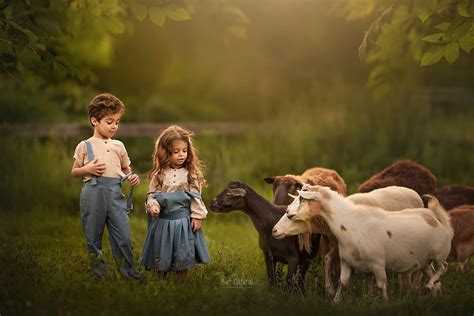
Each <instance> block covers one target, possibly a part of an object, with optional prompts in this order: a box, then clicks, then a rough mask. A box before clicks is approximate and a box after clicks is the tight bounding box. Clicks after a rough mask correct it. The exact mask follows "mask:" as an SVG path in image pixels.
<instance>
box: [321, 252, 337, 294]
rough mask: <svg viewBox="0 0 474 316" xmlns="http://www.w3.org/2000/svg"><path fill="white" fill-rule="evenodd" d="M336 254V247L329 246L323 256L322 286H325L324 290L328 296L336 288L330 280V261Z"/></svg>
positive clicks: (331, 270)
mask: <svg viewBox="0 0 474 316" xmlns="http://www.w3.org/2000/svg"><path fill="white" fill-rule="evenodd" d="M336 256H337V248H336V247H331V248H330V249H329V252H328V253H327V254H326V255H325V256H324V259H323V260H324V286H325V288H326V292H327V293H328V295H329V296H331V297H332V296H333V295H334V293H335V292H336V290H335V289H334V282H333V280H332V272H333V269H332V262H333V260H334V258H335V257H336Z"/></svg>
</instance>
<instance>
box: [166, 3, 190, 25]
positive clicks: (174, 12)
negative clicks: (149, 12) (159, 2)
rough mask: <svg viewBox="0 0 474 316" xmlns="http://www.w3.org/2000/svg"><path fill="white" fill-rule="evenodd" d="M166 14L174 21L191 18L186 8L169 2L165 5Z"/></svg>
mask: <svg viewBox="0 0 474 316" xmlns="http://www.w3.org/2000/svg"><path fill="white" fill-rule="evenodd" d="M166 16H167V17H169V18H170V19H172V20H174V21H178V22H179V21H186V20H189V19H191V16H190V15H189V12H188V10H186V8H184V7H180V6H177V5H175V4H170V5H167V6H166Z"/></svg>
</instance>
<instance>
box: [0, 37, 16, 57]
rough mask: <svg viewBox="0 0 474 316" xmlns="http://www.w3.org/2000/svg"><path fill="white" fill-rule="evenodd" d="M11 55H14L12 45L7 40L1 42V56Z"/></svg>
mask: <svg viewBox="0 0 474 316" xmlns="http://www.w3.org/2000/svg"><path fill="white" fill-rule="evenodd" d="M1 54H11V55H13V49H12V43H11V42H9V41H6V40H0V55H1Z"/></svg>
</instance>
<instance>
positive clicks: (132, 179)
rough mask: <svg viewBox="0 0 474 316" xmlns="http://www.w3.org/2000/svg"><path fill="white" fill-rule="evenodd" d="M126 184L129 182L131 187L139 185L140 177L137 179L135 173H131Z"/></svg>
mask: <svg viewBox="0 0 474 316" xmlns="http://www.w3.org/2000/svg"><path fill="white" fill-rule="evenodd" d="M128 182H130V184H131V185H132V186H137V185H139V184H140V177H138V175H137V174H136V173H133V174H131V175H130V176H129V177H128Z"/></svg>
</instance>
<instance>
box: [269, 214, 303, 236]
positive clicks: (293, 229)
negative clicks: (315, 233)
mask: <svg viewBox="0 0 474 316" xmlns="http://www.w3.org/2000/svg"><path fill="white" fill-rule="evenodd" d="M310 232H311V228H310V224H309V223H307V222H304V221H300V220H291V219H290V218H288V216H286V214H285V215H283V216H282V217H281V218H280V220H279V221H278V223H276V225H275V226H274V227H273V230H272V235H273V237H275V238H276V239H282V238H284V237H287V236H293V235H299V234H303V233H310Z"/></svg>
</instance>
